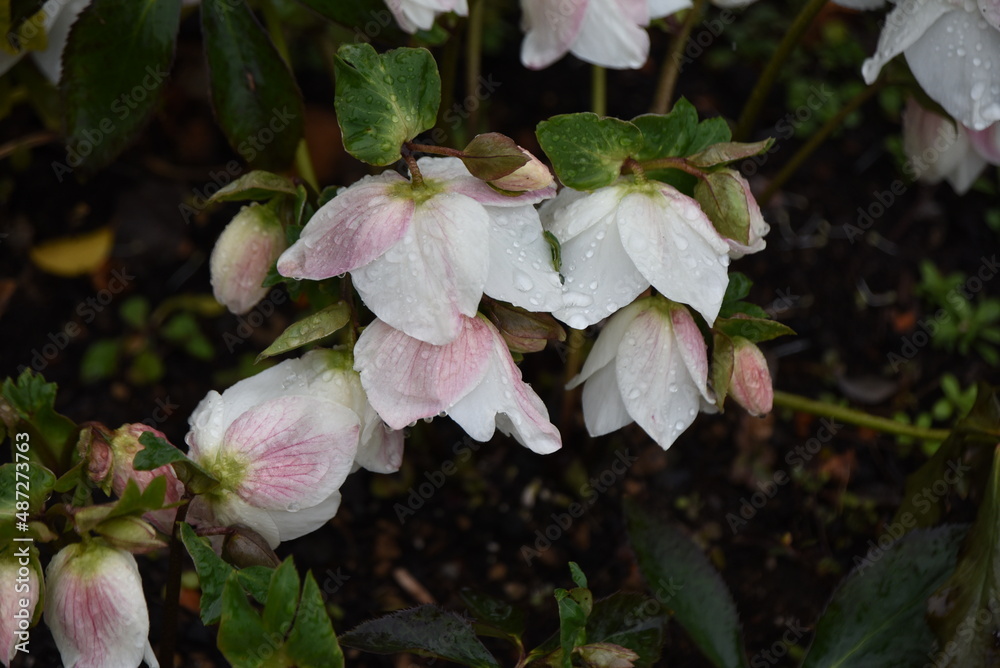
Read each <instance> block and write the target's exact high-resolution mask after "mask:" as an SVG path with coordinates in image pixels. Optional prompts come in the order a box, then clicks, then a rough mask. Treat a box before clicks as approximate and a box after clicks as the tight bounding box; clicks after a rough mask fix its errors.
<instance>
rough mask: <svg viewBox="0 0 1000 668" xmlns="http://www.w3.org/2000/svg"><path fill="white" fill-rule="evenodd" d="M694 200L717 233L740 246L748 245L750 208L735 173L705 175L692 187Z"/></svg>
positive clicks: (724, 172) (723, 171) (719, 172)
mask: <svg viewBox="0 0 1000 668" xmlns="http://www.w3.org/2000/svg"><path fill="white" fill-rule="evenodd" d="M694 198H695V199H696V200H698V203H699V204H700V205H701V209H702V211H704V212H705V215H707V216H708V219H709V220H711V221H712V225H713V226H714V227H715V229H716V231H717V232H718V233H719V234H721V235H722V236H724V237H728V238H730V239H733V240H734V241H738V242H739V243H741V244H743V245H744V246H745V245H747V244H749V243H750V205H749V202H748V201H747V194H746V191H744V190H743V184H742V182H741V181H740V180H739V177H738V175H737V174H736V172H734V171H732V170H729V169H723V170H720V171H718V172H711V173H709V174H706V175H705V178H703V179H698V182H697V183H696V184H695V186H694Z"/></svg>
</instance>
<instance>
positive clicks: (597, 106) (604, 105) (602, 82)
mask: <svg viewBox="0 0 1000 668" xmlns="http://www.w3.org/2000/svg"><path fill="white" fill-rule="evenodd" d="M590 110H591V111H592V112H594V113H595V114H597V115H598V116H607V115H608V71H607V70H606V69H604V68H603V67H601V66H600V65H592V66H591V69H590Z"/></svg>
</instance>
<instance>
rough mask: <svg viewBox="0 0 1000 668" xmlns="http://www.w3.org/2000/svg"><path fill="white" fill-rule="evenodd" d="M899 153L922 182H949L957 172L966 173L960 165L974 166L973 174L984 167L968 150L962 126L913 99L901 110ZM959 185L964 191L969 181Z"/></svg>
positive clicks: (981, 161) (976, 156) (970, 147)
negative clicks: (901, 145)
mask: <svg viewBox="0 0 1000 668" xmlns="http://www.w3.org/2000/svg"><path fill="white" fill-rule="evenodd" d="M903 151H904V152H905V153H906V157H907V160H908V161H909V164H910V165H911V166H912V167H913V171H914V172H915V174H916V176H917V177H918V178H919V179H920V180H921V181H924V182H925V183H938V182H940V181H941V180H943V179H946V178H947V179H949V180H951V179H952V178H953V177H954V176H956V175H957V174H958V173H959V172H964V171H969V170H964V169H963V167H962V165H963V164H964V163H968V162H973V163H975V166H976V167H977V168H978V169H977V170H975V171H976V173H977V174H978V172H979V171H982V168H983V167H984V166H985V161H984V160H982V158H981V157H980V156H979V155H977V154H976V153H975V151H973V150H972V146H971V145H970V142H969V134H968V133H967V132H966V130H965V128H964V127H963V126H961V125H958V126H956V124H955V123H954V122H952V120H951V119H949V118H945V117H944V116H941V115H940V114H937V113H934V112H933V111H930V110H927V109H924V108H923V107H922V106H920V104H919V103H918V102H917V101H916V100H914V99H913V98H909V99H908V100H907V101H906V107H905V108H904V109H903ZM974 178H975V174H974V175H973V179H974ZM963 180H964V179H963ZM962 185H964V186H965V189H968V186H969V185H971V180H970V181H969V183H963V184H962ZM956 190H958V188H957V187H956ZM961 192H964V190H962V191H961Z"/></svg>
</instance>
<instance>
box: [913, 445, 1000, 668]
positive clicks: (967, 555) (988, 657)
mask: <svg viewBox="0 0 1000 668" xmlns="http://www.w3.org/2000/svg"><path fill="white" fill-rule="evenodd" d="M998 601H1000V445H997V446H995V447H994V448H993V464H992V467H991V472H990V478H989V484H988V487H987V489H986V493H985V495H984V496H983V500H982V503H981V504H980V506H979V513H978V515H977V516H976V521H975V523H974V524H973V525H972V528H971V529H970V530H969V534H968V536H967V537H966V539H965V543H964V545H963V546H962V556H961V558H960V559H959V560H958V566H957V567H956V568H955V572H954V574H952V575H951V577H950V578H948V581H947V582H945V583H944V584H943V585H941V587H940V588H939V589H938V590H937V591H936V592H935V593H934V596H933V597H932V598H931V600H930V605H929V606H928V607H929V612H928V618H929V622H930V624H931V627H932V628H933V629H934V633H935V634H936V635H937V639H938V644H939V646H940V647H945V648H948V651H947V652H941V655H942V658H941V659H940V660H939V661H937V662H936V663H935V665H938V666H941V667H942V668H952V667H954V668H988V667H992V666H996V665H997V657H998V652H997V645H996V636H995V635H994V634H995V632H996V629H997V622H996V615H997V614H998V613H1000V604H998ZM984 615H986V616H987V621H986V622H985V623H984V620H983V616H984Z"/></svg>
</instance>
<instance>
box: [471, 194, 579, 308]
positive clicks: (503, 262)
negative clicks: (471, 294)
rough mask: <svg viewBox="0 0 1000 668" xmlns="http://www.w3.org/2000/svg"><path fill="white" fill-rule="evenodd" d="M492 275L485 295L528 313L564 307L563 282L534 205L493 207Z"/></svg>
mask: <svg viewBox="0 0 1000 668" xmlns="http://www.w3.org/2000/svg"><path fill="white" fill-rule="evenodd" d="M488 211H489V213H490V272H489V275H488V276H487V277H486V286H485V289H484V292H485V293H486V294H488V295H489V296H490V297H493V298H494V299H502V300H503V301H506V302H510V303H511V304H514V305H515V306H520V307H521V308H524V309H527V310H529V311H546V312H551V311H555V310H558V309H559V308H560V307H561V306H562V283H561V282H560V281H559V274H558V273H557V272H556V270H555V269H554V268H553V267H552V250H551V248H550V246H549V244H548V242H546V241H545V238H544V237H543V236H542V224H541V222H540V221H539V219H538V211H536V210H535V208H534V207H533V206H522V207H517V208H512V209H500V208H493V207H490V209H488Z"/></svg>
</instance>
